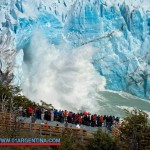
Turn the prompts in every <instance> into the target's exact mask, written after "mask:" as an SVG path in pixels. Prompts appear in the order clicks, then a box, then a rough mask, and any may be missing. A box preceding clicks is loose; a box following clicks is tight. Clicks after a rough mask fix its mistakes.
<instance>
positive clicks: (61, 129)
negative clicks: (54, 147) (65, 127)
mask: <svg viewBox="0 0 150 150" xmlns="http://www.w3.org/2000/svg"><path fill="white" fill-rule="evenodd" d="M59 129H60V135H62V128H60V127H59Z"/></svg>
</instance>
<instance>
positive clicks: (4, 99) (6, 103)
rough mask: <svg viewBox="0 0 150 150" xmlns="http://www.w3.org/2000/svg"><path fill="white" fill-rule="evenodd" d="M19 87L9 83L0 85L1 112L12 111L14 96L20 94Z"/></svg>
mask: <svg viewBox="0 0 150 150" xmlns="http://www.w3.org/2000/svg"><path fill="white" fill-rule="evenodd" d="M20 91H21V90H20V89H19V88H18V87H13V86H11V85H0V106H1V108H0V109H1V111H2V112H7V111H9V112H12V110H13V107H14V97H16V96H18V95H20Z"/></svg>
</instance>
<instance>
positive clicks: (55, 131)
mask: <svg viewBox="0 0 150 150" xmlns="http://www.w3.org/2000/svg"><path fill="white" fill-rule="evenodd" d="M15 120H16V116H15V115H11V114H10V113H1V112H0V129H2V128H4V127H5V128H9V129H14V128H19V129H21V130H26V131H28V132H34V133H38V134H40V135H49V136H57V135H59V136H61V135H64V134H69V135H72V136H76V137H80V139H81V140H82V141H83V140H85V139H89V138H93V137H94V135H93V134H92V133H90V132H88V131H87V130H85V129H77V128H71V127H67V128H66V127H60V126H50V125H47V124H36V123H30V122H19V121H15ZM112 135H113V136H119V135H120V130H119V129H118V128H116V127H112Z"/></svg>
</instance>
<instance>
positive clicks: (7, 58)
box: [0, 0, 150, 100]
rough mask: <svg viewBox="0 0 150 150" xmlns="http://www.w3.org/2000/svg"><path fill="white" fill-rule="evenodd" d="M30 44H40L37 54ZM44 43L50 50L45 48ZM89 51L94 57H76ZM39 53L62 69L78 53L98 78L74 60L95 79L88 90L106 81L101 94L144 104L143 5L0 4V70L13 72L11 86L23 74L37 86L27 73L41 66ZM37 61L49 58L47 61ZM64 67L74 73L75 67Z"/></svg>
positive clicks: (147, 49) (13, 0)
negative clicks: (105, 91)
mask: <svg viewBox="0 0 150 150" xmlns="http://www.w3.org/2000/svg"><path fill="white" fill-rule="evenodd" d="M37 31H38V32H40V33H41V34H42V35H43V38H45V41H46V42H45V41H42V39H41V36H39V33H36V34H35V32H37ZM35 37H36V38H35ZM34 38H35V40H33V39H34ZM38 40H39V41H38ZM36 42H37V43H38V42H39V43H38V47H40V46H41V45H42V43H43V44H44V45H42V46H41V49H39V50H37V51H36V49H38V47H37V46H34V44H35V43H36ZM40 42H41V44H40ZM47 43H49V44H50V45H51V46H50V47H49V46H47ZM89 45H90V47H91V48H90V49H92V51H94V52H91V51H90V52H89V51H87V52H88V53H89V54H91V56H89V55H88V56H87V55H85V54H84V52H83V51H81V49H83V50H85V49H86V48H85V47H86V46H89ZM42 47H43V49H42ZM45 47H47V48H51V49H52V51H51V53H54V54H55V57H57V58H58V59H64V60H65V61H63V63H64V64H66V63H67V56H68V57H73V55H79V52H80V53H81V54H84V55H85V57H86V58H85V60H88V61H90V62H91V65H92V66H93V67H94V69H95V71H96V72H97V74H98V75H99V76H98V75H97V74H96V73H95V71H94V70H93V68H92V66H90V64H89V62H86V61H84V59H83V58H82V59H80V61H83V64H84V65H85V66H84V67H86V65H89V70H90V71H91V72H93V74H94V75H95V78H96V79H94V78H93V76H91V78H92V80H91V81H92V82H94V84H92V86H93V85H96V82H99V80H103V81H104V80H106V83H105V84H104V82H105V81H104V82H102V83H98V84H102V85H103V86H104V87H105V89H109V90H113V91H124V92H127V93H130V94H133V95H135V96H138V97H140V98H143V99H147V100H150V3H149V0H132V2H131V1H129V0H120V1H119V0H86V1H85V0H55V1H52V0H36V1H35V0H1V1H0V63H1V64H0V65H1V68H0V69H1V71H2V72H3V73H5V72H6V70H7V69H9V70H11V73H12V72H13V74H14V80H13V84H15V85H18V86H21V85H22V83H23V82H24V78H26V74H30V79H29V80H30V81H28V84H29V83H30V82H32V81H31V80H35V82H38V81H39V80H40V79H39V76H38V77H37V78H36V79H34V77H32V76H35V77H36V73H37V70H36V71H33V72H32V70H33V68H36V67H38V65H39V64H34V60H35V61H36V62H37V61H40V62H41V60H40V59H39V58H40V55H43V53H47V55H48V52H47V49H46V48H45ZM61 47H63V48H61ZM33 49H34V50H33ZM56 49H59V50H60V51H61V49H63V50H62V52H61V53H62V55H65V56H63V57H61V55H60V54H58V52H57V50H56ZM95 49H96V50H95ZM42 50H43V52H41V51H42ZM64 51H67V52H69V53H71V54H70V55H68V54H67V53H66V52H64ZM76 51H79V52H78V53H77V52H76ZM85 51H86V50H85ZM37 53H38V54H37ZM59 55H60V56H59ZM78 57H79V56H78ZM78 57H77V60H78ZM37 58H38V59H37ZM41 59H55V58H52V56H49V57H41ZM70 61H71V60H70ZM70 61H68V63H71V62H70ZM44 62H47V61H46V60H44V61H43V63H44ZM55 62H56V63H57V62H58V63H62V62H59V61H55ZM41 63H42V62H41ZM51 63H53V62H51ZM86 63H87V64H86ZM49 65H51V64H50V63H49ZM43 66H44V64H43ZM57 67H60V66H57ZM69 67H70V68H73V69H76V67H77V65H73V66H69ZM82 67H83V66H82ZM26 68H28V69H26ZM82 69H83V68H82ZM25 70H27V71H28V72H26V71H25ZM39 70H40V69H39ZM40 71H41V72H42V71H44V70H40ZM30 72H31V73H30ZM51 72H53V70H51ZM80 73H83V72H82V71H81V72H80ZM87 74H88V73H87ZM64 76H65V74H64ZM89 76H90V75H89ZM28 77H29V76H28ZM0 78H2V77H1V76H0ZM83 78H84V77H83ZM104 78H105V79H104ZM63 79H64V77H63ZM98 79H99V80H98ZM55 80H57V79H55ZM69 80H74V78H69ZM82 80H84V79H82ZM87 81H88V79H87ZM57 84H60V83H57ZM61 84H63V82H61ZM68 84H70V83H68ZM83 84H84V83H83ZM73 85H74V84H73ZM73 85H72V86H73ZM90 85H91V84H90ZM37 86H38V85H37ZM49 86H50V85H49ZM51 86H52V85H51ZM98 86H99V85H98ZM23 87H24V86H23ZM31 87H32V86H31ZM77 88H79V87H77ZM84 88H85V87H84ZM23 89H24V88H23ZM62 89H63V87H62ZM66 89H67V90H68V89H69V88H68V87H67V88H66ZM32 92H34V90H33V91H32ZM76 92H80V91H76ZM84 92H85V91H84ZM84 92H83V93H84ZM90 92H92V91H90ZM52 94H54V93H53V92H52ZM83 95H84V94H83ZM55 98H56V97H55ZM69 98H71V96H70V97H69ZM56 99H57V98H56Z"/></svg>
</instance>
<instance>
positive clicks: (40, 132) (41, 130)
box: [40, 125, 42, 135]
mask: <svg viewBox="0 0 150 150" xmlns="http://www.w3.org/2000/svg"><path fill="white" fill-rule="evenodd" d="M40 135H42V125H40Z"/></svg>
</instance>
